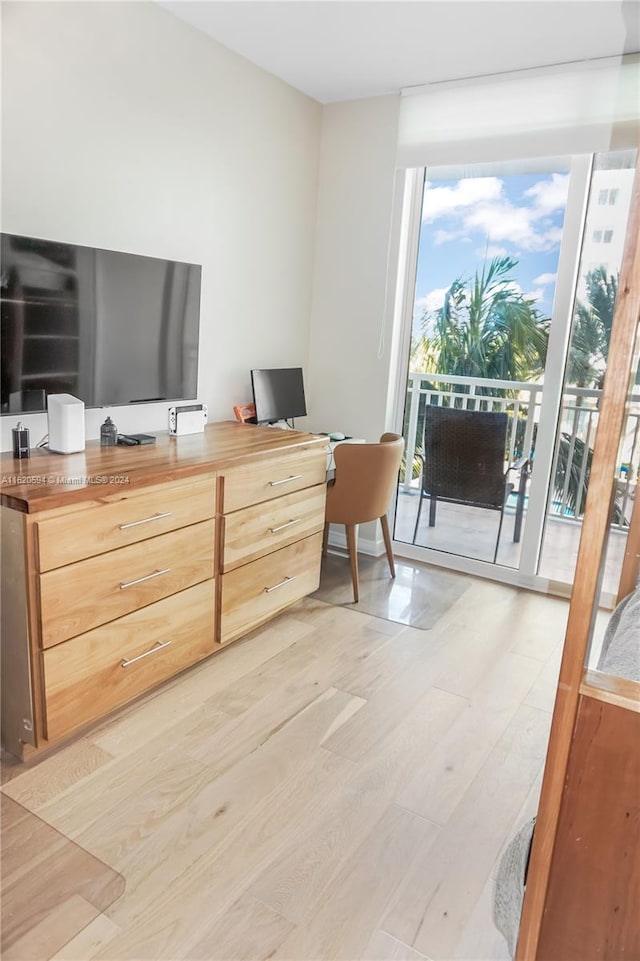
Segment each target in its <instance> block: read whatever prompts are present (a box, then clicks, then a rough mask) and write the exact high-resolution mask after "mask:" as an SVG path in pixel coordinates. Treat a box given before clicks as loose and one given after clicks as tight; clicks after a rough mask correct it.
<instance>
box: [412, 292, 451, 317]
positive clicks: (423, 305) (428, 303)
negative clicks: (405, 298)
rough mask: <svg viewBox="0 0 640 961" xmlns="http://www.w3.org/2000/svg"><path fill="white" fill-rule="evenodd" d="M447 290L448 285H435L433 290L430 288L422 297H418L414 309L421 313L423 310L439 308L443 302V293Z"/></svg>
mask: <svg viewBox="0 0 640 961" xmlns="http://www.w3.org/2000/svg"><path fill="white" fill-rule="evenodd" d="M448 290H449V288H448V287H436V288H435V289H434V290H430V291H429V293H428V294H426V295H425V296H424V297H419V298H418V299H417V300H416V305H415V306H416V311H418V312H420V313H423V312H424V311H425V310H428V311H430V312H431V311H435V310H440V308H441V307H442V305H443V304H444V298H445V294H446V293H447V291H448Z"/></svg>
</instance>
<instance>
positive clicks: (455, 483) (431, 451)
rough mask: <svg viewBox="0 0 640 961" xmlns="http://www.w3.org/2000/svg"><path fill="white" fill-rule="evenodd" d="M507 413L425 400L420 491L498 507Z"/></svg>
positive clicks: (502, 492) (502, 489)
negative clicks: (423, 447)
mask: <svg viewBox="0 0 640 961" xmlns="http://www.w3.org/2000/svg"><path fill="white" fill-rule="evenodd" d="M508 423H509V417H508V415H507V414H506V413H504V412H502V411H476V410H461V409H459V408H457V407H436V406H435V405H431V404H430V405H428V406H427V407H426V409H425V422H424V444H425V451H424V471H423V477H422V489H423V491H424V492H425V494H429V495H432V494H433V495H435V496H436V497H438V498H440V499H442V500H447V501H455V502H456V503H459V504H472V505H474V506H476V507H491V508H495V509H498V508H502V506H503V503H504V496H505V451H506V443H507V427H508Z"/></svg>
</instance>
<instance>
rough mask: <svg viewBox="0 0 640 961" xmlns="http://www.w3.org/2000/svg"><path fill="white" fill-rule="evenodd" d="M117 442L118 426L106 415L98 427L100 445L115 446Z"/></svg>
mask: <svg viewBox="0 0 640 961" xmlns="http://www.w3.org/2000/svg"><path fill="white" fill-rule="evenodd" d="M117 443H118V428H117V427H116V425H115V424H114V423H113V421H112V420H111V418H110V417H107V419H106V420H105V422H104V424H103V425H102V427H101V428H100V446H101V447H115V446H116V444H117Z"/></svg>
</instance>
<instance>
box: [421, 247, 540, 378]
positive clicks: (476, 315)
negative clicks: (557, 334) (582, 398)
mask: <svg viewBox="0 0 640 961" xmlns="http://www.w3.org/2000/svg"><path fill="white" fill-rule="evenodd" d="M517 264H518V261H517V260H514V259H513V258H511V257H494V258H493V259H492V260H491V261H490V262H489V263H488V264H486V263H485V264H484V265H483V267H482V269H481V270H480V271H477V270H476V272H475V275H474V277H473V279H472V280H471V281H469V282H465V280H464V278H461V277H460V278H457V279H456V280H454V281H453V283H452V284H451V286H450V287H449V289H448V290H447V292H446V294H445V298H444V303H443V305H442V307H441V308H440V309H439V310H438V311H436V312H435V314H430V313H429V312H428V311H425V314H424V315H423V318H422V328H423V332H424V341H425V343H426V352H425V356H426V363H427V371H429V372H432V373H442V374H461V375H465V376H469V377H485V378H490V379H494V380H529V379H531V378H532V377H534V376H537V375H538V374H540V373H541V372H542V370H543V369H544V362H545V357H546V353H547V343H548V339H549V319H548V318H546V317H543V316H542V314H541V313H540V311H539V310H538V309H537V308H536V307H535V302H534V301H533V300H529V299H527V298H526V297H525V296H524V294H522V293H521V292H520V291H519V290H518V289H517V287H516V285H515V282H514V280H513V277H512V276H511V272H512V270H513V269H514V268H515V267H516V266H517Z"/></svg>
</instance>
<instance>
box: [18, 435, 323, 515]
mask: <svg viewBox="0 0 640 961" xmlns="http://www.w3.org/2000/svg"><path fill="white" fill-rule="evenodd" d="M155 436H156V438H157V440H156V443H155V444H145V445H141V446H137V447H120V446H118V447H101V446H100V442H99V441H97V440H96V441H88V442H87V445H86V449H85V450H84V451H82V452H81V453H78V454H54V453H51V452H50V451H48V450H46V449H41V448H35V449H33V450H32V451H31V456H30V457H29V458H26V459H24V460H16V459H14V457H13V454H12V453H11V452H8V453H3V454H1V455H0V480H1V483H0V503H2V504H3V505H4V506H6V507H11V508H13V509H14V510H19V511H23V512H25V513H33V512H35V511H41V510H49V509H51V508H55V507H60V506H62V505H66V504H71V503H74V502H80V501H83V500H89V499H95V498H98V497H101V496H106V495H107V494H113V493H116V492H117V491H124V490H126V491H127V492H130V491H131V490H133V489H135V488H136V487H143V486H145V485H148V484H151V483H163V482H165V481H171V480H177V479H179V478H184V477H189V476H191V475H197V474H201V473H203V471H220V470H222V469H224V468H228V467H229V466H231V465H236V464H242V463H245V462H248V461H252V462H254V463H255V461H256V458H258V459H262V458H268V457H270V456H272V455H275V454H278V453H281V452H282V451H283V450H295V449H296V448H306V447H308V446H309V445H320V446H322V445H324V446H325V447H326V446H328V440H327V438H326V437H322V436H318V435H316V434H308V433H305V432H303V431H298V430H276V429H274V428H269V427H258V426H255V425H253V424H240V423H237V422H236V421H220V422H218V423H214V424H209V425H208V426H207V427H206V428H205V429H204V431H203V432H202V433H199V434H185V435H183V436H180V437H174V436H171V435H169V433H168V432H160V433H158V434H156V435H155Z"/></svg>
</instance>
